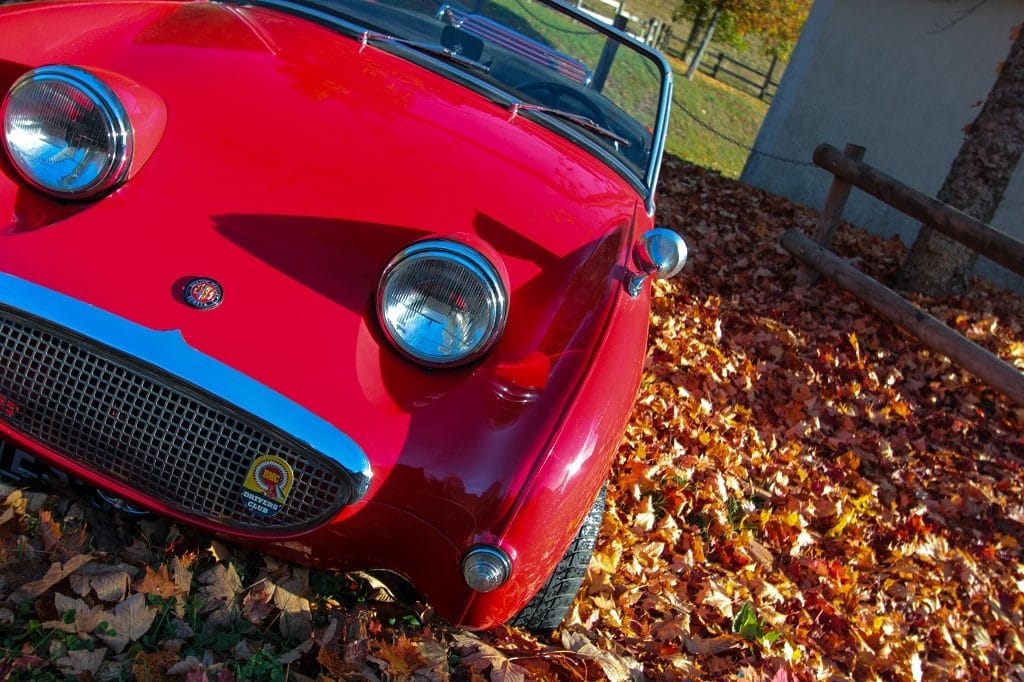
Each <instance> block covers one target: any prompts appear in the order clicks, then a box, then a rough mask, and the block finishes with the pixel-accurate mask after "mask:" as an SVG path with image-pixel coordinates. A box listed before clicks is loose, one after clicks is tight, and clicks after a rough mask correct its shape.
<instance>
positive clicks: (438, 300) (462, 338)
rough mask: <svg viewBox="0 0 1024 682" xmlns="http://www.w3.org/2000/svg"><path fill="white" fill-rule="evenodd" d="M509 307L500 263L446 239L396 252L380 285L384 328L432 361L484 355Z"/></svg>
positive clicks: (416, 356)
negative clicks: (496, 263) (498, 267)
mask: <svg viewBox="0 0 1024 682" xmlns="http://www.w3.org/2000/svg"><path fill="white" fill-rule="evenodd" d="M507 312H508V296H507V295H506V293H505V286H504V285H503V284H502V281H501V277H500V275H499V274H498V271H497V269H496V268H495V267H494V265H493V264H491V262H490V261H489V260H487V258H485V257H484V256H483V255H482V254H481V253H480V252H478V251H476V250H475V249H473V248H470V247H469V246H466V245H464V244H461V243H459V242H454V241H449V240H445V239H429V240H425V241H421V242H417V243H416V244H413V245H412V246H410V247H409V248H407V249H405V250H404V251H402V252H401V253H399V254H398V255H397V256H395V257H394V258H393V259H392V260H391V262H390V263H389V264H388V266H387V268H386V269H385V270H384V275H383V276H382V278H381V283H380V288H379V289H378V291H377V315H378V317H379V318H380V324H381V327H382V328H383V329H384V333H385V334H386V335H387V337H388V338H389V339H390V340H391V342H392V343H393V344H394V345H395V347H396V348H398V350H399V351H401V352H402V353H404V354H405V355H407V356H409V357H410V358H412V359H413V360H416V361H417V362H420V363H422V364H424V365H427V366H430V367H451V366H454V365H459V364H464V363H467V362H470V361H472V360H474V359H476V358H478V357H480V355H481V354H483V353H484V352H486V351H487V349H489V348H490V347H491V346H492V345H494V343H495V341H497V340H498V337H499V336H500V335H501V331H502V329H503V328H504V326H505V318H506V316H507Z"/></svg>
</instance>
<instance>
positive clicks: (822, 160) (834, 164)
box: [814, 144, 1024, 275]
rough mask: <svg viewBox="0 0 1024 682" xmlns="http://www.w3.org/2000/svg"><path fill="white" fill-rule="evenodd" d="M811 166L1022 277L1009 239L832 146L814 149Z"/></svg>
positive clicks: (1023, 259)
mask: <svg viewBox="0 0 1024 682" xmlns="http://www.w3.org/2000/svg"><path fill="white" fill-rule="evenodd" d="M814 163H815V164H817V165H818V166H821V167H822V168H824V169H825V170H827V171H828V172H830V173H832V174H833V175H834V176H836V177H837V178H842V179H843V180H845V181H846V182H848V183H850V184H851V185H853V186H854V187H858V188H860V189H862V190H864V191H865V192H867V193H868V194H870V195H872V196H874V197H876V198H878V199H879V200H881V201H883V202H885V203H887V204H889V205H890V206H892V207H893V208H895V209H898V210H900V211H902V212H903V213H906V214H907V215H908V216H910V217H911V218H915V219H917V220H920V221H921V222H923V223H927V224H928V225H931V226H932V227H934V228H935V229H936V230H938V231H939V232H941V233H943V234H944V235H946V236H947V237H949V238H950V239H955V240H956V241H958V242H960V243H961V244H963V245H964V246H967V247H969V248H970V249H972V250H973V251H977V252H978V253H980V254H982V255H983V256H985V257H986V258H988V259H989V260H992V261H994V262H996V263H999V264H1000V265H1002V266H1003V267H1004V268H1006V269H1007V270H1012V271H1013V272H1016V273H1017V274H1020V275H1024V244H1022V243H1021V242H1019V241H1017V240H1015V239H1013V238H1012V237H1010V236H1008V235H1006V234H1003V233H1002V232H1000V231H998V230H993V229H992V228H991V227H989V226H988V225H986V224H985V223H983V222H981V221H980V220H976V219H974V218H972V217H971V216H969V215H967V214H966V213H962V212H961V211H958V210H956V209H955V208H953V207H951V206H947V205H946V204H944V203H942V202H941V201H939V200H938V199H933V198H931V197H929V196H928V195H926V194H923V193H921V192H919V191H917V190H916V189H913V188H911V187H908V186H907V185H904V184H903V183H902V182H900V181H899V180H897V179H895V178H893V177H891V176H889V175H886V174H885V173H883V172H881V171H880V170H877V169H875V168H872V167H871V166H869V165H868V164H866V163H864V162H862V161H859V160H857V159H852V158H849V157H847V156H844V155H843V153H842V152H841V151H839V150H838V149H836V148H835V147H833V146H832V145H828V144H823V145H819V146H818V148H817V149H815V150H814Z"/></svg>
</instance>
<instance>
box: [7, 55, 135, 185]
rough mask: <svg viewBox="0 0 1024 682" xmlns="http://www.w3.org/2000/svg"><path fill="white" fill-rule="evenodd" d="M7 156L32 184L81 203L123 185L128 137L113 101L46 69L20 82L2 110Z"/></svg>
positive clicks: (96, 84)
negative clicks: (82, 200)
mask: <svg viewBox="0 0 1024 682" xmlns="http://www.w3.org/2000/svg"><path fill="white" fill-rule="evenodd" d="M0 109H2V110H0V118H2V119H3V136H2V137H3V143H4V148H5V149H6V150H7V155H8V156H9V157H10V159H11V162H12V163H13V164H14V166H15V167H16V168H17V169H18V171H19V172H20V173H21V174H22V175H23V176H24V177H25V179H26V180H28V181H29V182H30V183H31V184H33V185H35V186H36V187H38V188H39V189H41V190H43V191H45V192H48V193H50V194H53V195H56V196H58V197H61V198H85V197H90V196H94V195H96V194H98V193H100V192H103V191H104V190H107V189H109V188H111V187H113V186H114V185H115V184H117V183H118V182H120V181H121V180H122V179H124V176H125V174H126V173H127V171H128V166H129V164H130V162H131V155H132V129H131V124H130V123H129V121H128V114H127V112H126V111H125V109H124V105H122V104H121V101H120V100H119V99H118V98H117V95H115V94H114V92H113V91H112V90H111V89H110V88H109V87H107V85H106V84H105V83H104V82H103V81H101V80H100V79H99V78H97V77H95V76H93V75H92V74H91V73H89V72H88V71H85V70H84V69H80V68H77V67H74V66H62V65H54V66H44V67H41V68H38V69H35V70H34V71H29V72H28V73H27V74H25V75H24V76H22V77H21V78H19V79H18V80H17V81H16V82H15V83H14V85H13V86H12V87H11V89H10V91H9V92H8V93H7V97H5V98H4V101H3V106H2V108H0Z"/></svg>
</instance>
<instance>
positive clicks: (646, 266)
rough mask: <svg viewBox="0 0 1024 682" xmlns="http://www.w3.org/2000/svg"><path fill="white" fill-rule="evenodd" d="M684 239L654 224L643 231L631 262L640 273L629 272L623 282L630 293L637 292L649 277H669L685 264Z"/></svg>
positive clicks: (685, 250) (632, 294) (637, 293)
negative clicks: (625, 280)
mask: <svg viewBox="0 0 1024 682" xmlns="http://www.w3.org/2000/svg"><path fill="white" fill-rule="evenodd" d="M687 253H688V251H687V248H686V242H684V241H683V238H682V237H680V236H679V235H678V234H676V233H675V232H674V231H673V230H670V229H668V228H665V227H656V228H654V229H653V230H648V231H647V232H644V233H643V235H642V236H641V237H640V241H639V242H637V244H636V246H635V247H634V248H633V263H634V264H635V265H636V267H637V268H638V269H639V270H640V273H637V274H634V275H632V276H631V277H630V278H629V280H628V282H627V283H626V288H627V290H628V291H629V293H630V295H631V296H637V295H639V294H640V289H641V288H642V287H643V283H644V281H646V280H647V278H648V277H653V278H654V279H668V278H669V277H673V276H675V275H676V274H677V273H678V272H679V271H680V270H682V269H683V266H684V265H686V256H687Z"/></svg>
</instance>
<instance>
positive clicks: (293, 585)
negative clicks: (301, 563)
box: [273, 568, 313, 640]
mask: <svg viewBox="0 0 1024 682" xmlns="http://www.w3.org/2000/svg"><path fill="white" fill-rule="evenodd" d="M274 588H275V589H274V592H273V600H274V606H276V607H277V608H279V609H280V610H281V620H280V629H281V634H282V635H284V636H285V637H288V638H291V639H300V640H301V639H308V638H309V637H310V636H311V635H312V634H313V613H312V611H311V609H310V604H309V599H308V598H306V597H304V596H303V595H304V594H306V592H307V591H308V590H309V571H308V570H307V569H304V568H297V569H295V571H294V572H293V573H292V575H290V576H288V577H287V578H285V579H284V580H281V581H278V582H277V584H276V585H275V586H274Z"/></svg>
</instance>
